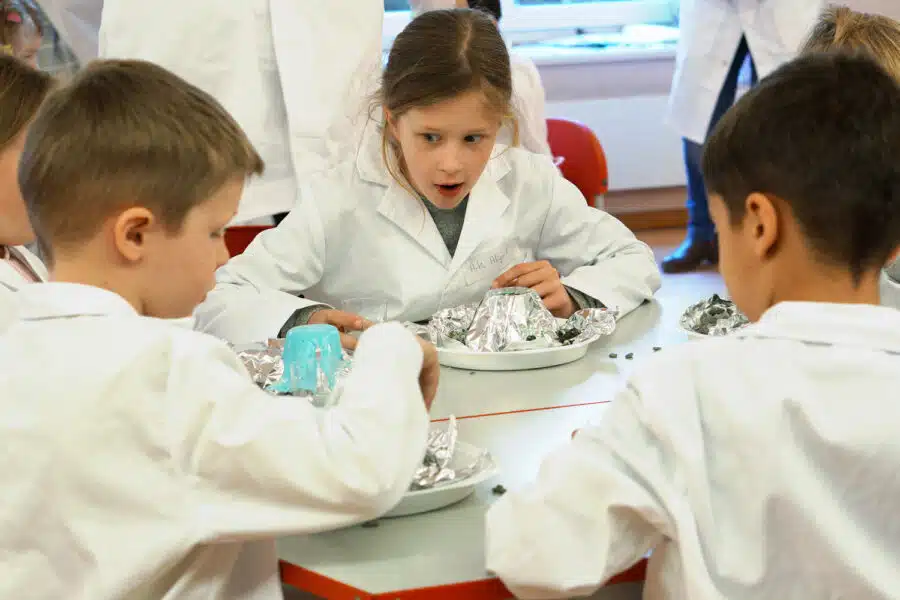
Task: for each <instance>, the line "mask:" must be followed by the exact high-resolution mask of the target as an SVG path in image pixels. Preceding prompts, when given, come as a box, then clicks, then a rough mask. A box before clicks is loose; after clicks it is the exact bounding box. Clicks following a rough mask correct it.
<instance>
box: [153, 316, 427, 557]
mask: <svg viewBox="0 0 900 600" xmlns="http://www.w3.org/2000/svg"><path fill="white" fill-rule="evenodd" d="M216 348H217V350H216V353H217V354H219V355H220V356H217V357H216V358H218V359H219V360H218V361H217V364H216V366H217V367H218V368H213V369H210V368H193V369H191V371H192V372H191V373H188V374H186V380H185V382H184V385H180V386H176V387H175V389H177V390H178V394H177V395H178V397H177V398H173V404H177V403H181V404H182V405H184V407H185V408H182V409H180V410H178V409H177V408H175V409H173V411H172V412H174V414H176V415H179V416H178V418H173V421H174V423H173V425H172V426H173V428H174V431H173V433H172V436H171V437H172V439H173V440H175V442H174V444H173V445H174V446H175V448H176V450H175V451H174V452H173V454H174V456H175V457H176V462H177V463H178V466H179V467H180V469H181V470H182V472H183V473H185V475H186V478H187V480H188V482H189V483H188V486H189V488H190V492H189V495H190V497H191V498H192V499H193V502H192V507H193V511H191V512H192V515H191V517H192V521H191V522H192V523H195V524H197V526H199V527H202V532H201V533H202V534H203V536H204V537H205V538H206V540H208V541H229V540H235V539H244V540H249V539H254V538H259V537H272V536H278V535H291V534H306V533H314V532H319V531H326V530H331V529H336V528H340V527H345V526H350V525H353V524H356V523H359V522H363V521H366V520H370V519H373V518H376V517H378V516H380V515H381V514H383V513H385V512H386V511H388V510H390V509H391V508H392V507H393V506H394V505H395V504H396V503H397V502H399V500H400V499H401V498H402V496H403V494H404V493H405V492H406V491H407V490H408V488H409V484H410V482H411V481H412V478H413V475H414V473H415V470H416V469H417V468H418V467H419V466H420V465H421V462H422V458H423V456H424V453H425V443H426V438H427V433H428V426H429V425H428V415H427V412H426V409H425V405H424V402H423V399H422V394H421V391H420V389H419V385H418V380H419V372H420V370H421V366H422V351H421V349H420V347H419V344H418V343H417V342H416V341H415V339H414V338H413V336H412V334H410V333H409V332H407V331H406V330H405V329H404V328H403V327H402V326H401V325H399V324H396V323H391V324H385V325H378V326H376V327H373V328H372V329H371V330H369V331H367V332H366V333H365V334H363V335H362V336H361V339H360V343H359V347H358V349H357V351H356V355H355V360H354V367H353V372H352V374H350V375H349V376H348V379H347V380H346V381H345V384H344V387H343V392H342V393H340V397H339V399H338V400H337V403H336V405H335V406H334V407H333V408H330V409H317V408H314V407H313V406H312V405H311V404H310V403H308V402H307V401H306V400H303V399H301V398H295V397H275V396H271V395H269V394H267V393H265V392H263V391H261V390H260V389H258V388H257V387H256V386H255V385H253V384H252V383H251V382H250V380H249V379H248V377H247V373H246V371H244V369H243V367H242V366H241V365H240V364H239V362H238V363H236V362H235V361H237V358H236V357H235V355H234V354H233V353H231V352H230V351H229V349H228V348H227V347H225V346H224V345H222V344H221V343H218V342H217V343H216ZM202 358H203V359H204V360H203V363H202V364H204V365H208V364H209V363H210V362H211V359H210V356H209V354H207V355H205V356H203V357H202ZM189 364H190V363H189ZM193 364H195V365H196V364H198V361H194V363H193ZM182 372H183V370H182Z"/></svg>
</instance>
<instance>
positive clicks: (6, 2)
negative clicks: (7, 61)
mask: <svg viewBox="0 0 900 600" xmlns="http://www.w3.org/2000/svg"><path fill="white" fill-rule="evenodd" d="M0 20H2V26H0V36H2V39H0V51H2V52H3V53H4V54H11V55H12V56H15V57H16V58H18V59H20V60H22V61H24V62H25V63H26V64H28V65H30V66H31V67H34V68H35V69H36V68H37V67H38V51H39V50H40V49H41V44H42V43H43V39H44V31H43V28H42V23H41V20H40V18H39V13H38V11H37V8H36V7H35V6H34V5H33V4H31V3H30V2H29V0H0Z"/></svg>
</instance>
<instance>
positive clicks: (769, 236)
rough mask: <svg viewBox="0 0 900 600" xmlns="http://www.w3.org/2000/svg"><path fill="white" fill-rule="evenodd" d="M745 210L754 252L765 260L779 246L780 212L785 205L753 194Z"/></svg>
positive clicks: (748, 198)
mask: <svg viewBox="0 0 900 600" xmlns="http://www.w3.org/2000/svg"><path fill="white" fill-rule="evenodd" d="M744 208H745V210H744V227H745V228H746V229H745V231H747V232H748V234H749V235H750V239H751V241H752V244H753V252H754V254H756V256H757V257H758V258H760V259H764V258H766V257H767V256H768V255H769V254H770V253H771V252H772V250H773V249H774V248H775V246H776V245H777V244H778V239H779V237H780V236H781V223H780V220H779V211H780V210H781V209H782V208H783V204H781V203H778V202H777V201H776V200H775V199H774V198H772V197H770V196H768V195H766V194H761V193H759V192H753V193H752V194H750V195H749V196H747V200H746V201H745V205H744Z"/></svg>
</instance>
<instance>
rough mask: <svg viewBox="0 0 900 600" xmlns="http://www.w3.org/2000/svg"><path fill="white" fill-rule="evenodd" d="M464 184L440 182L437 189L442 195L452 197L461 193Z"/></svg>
mask: <svg viewBox="0 0 900 600" xmlns="http://www.w3.org/2000/svg"><path fill="white" fill-rule="evenodd" d="M462 185H463V184H461V183H453V184H438V185H437V189H438V192H440V194H441V195H442V196H446V197H448V198H452V197H454V196H456V195H458V194H459V192H460V190H461V189H462Z"/></svg>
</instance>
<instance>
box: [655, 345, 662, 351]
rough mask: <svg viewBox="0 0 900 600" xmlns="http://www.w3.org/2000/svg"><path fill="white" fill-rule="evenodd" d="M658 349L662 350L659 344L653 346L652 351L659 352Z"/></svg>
mask: <svg viewBox="0 0 900 600" xmlns="http://www.w3.org/2000/svg"><path fill="white" fill-rule="evenodd" d="M660 350H662V348H660V347H659V346H653V351H654V352H659V351H660Z"/></svg>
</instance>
